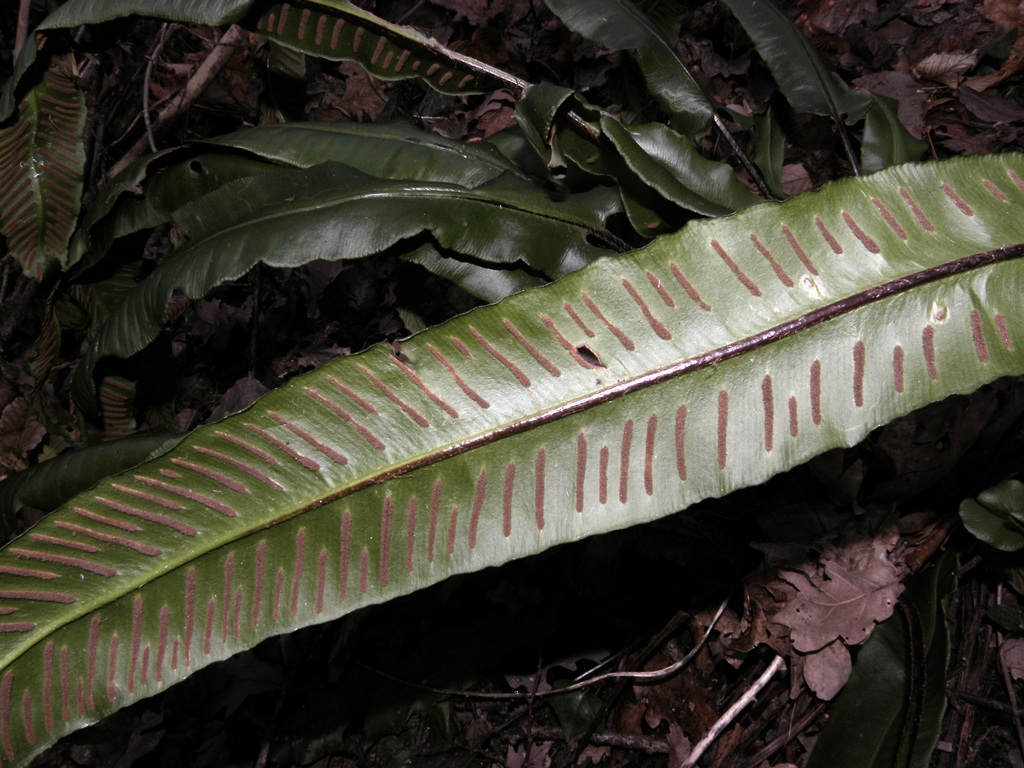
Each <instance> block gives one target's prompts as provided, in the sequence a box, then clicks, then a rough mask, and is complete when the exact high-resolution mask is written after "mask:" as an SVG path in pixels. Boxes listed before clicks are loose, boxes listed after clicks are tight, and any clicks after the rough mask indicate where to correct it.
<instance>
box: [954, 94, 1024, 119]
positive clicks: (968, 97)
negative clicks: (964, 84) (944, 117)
mask: <svg viewBox="0 0 1024 768" xmlns="http://www.w3.org/2000/svg"><path fill="white" fill-rule="evenodd" d="M960 101H961V103H963V105H964V106H965V107H967V108H968V109H969V110H971V112H972V113H973V114H974V116H975V117H976V118H978V119H979V120H980V121H981V122H983V123H992V124H994V125H998V124H1000V123H1019V122H1020V121H1022V120H1024V107H1022V106H1021V105H1020V103H1019V102H1016V101H1011V100H1010V99H1007V98H1004V97H1003V96H999V95H997V94H995V93H988V92H985V93H979V92H977V91H975V90H973V89H971V88H961V89H960Z"/></svg>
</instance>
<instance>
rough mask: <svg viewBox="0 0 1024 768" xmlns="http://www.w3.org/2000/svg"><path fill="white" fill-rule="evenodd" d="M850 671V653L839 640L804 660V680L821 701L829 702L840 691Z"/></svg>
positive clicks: (851, 665)
mask: <svg viewBox="0 0 1024 768" xmlns="http://www.w3.org/2000/svg"><path fill="white" fill-rule="evenodd" d="M852 670H853V662H852V661H851V659H850V652H849V650H847V648H846V646H845V645H843V643H842V641H840V640H836V641H835V642H832V643H829V644H828V645H826V646H825V647H824V648H822V649H821V650H820V651H817V652H815V653H811V654H808V655H807V656H806V657H805V658H804V665H803V673H804V680H805V681H806V682H807V687H808V688H810V689H811V690H812V691H813V692H814V695H815V696H817V697H818V698H819V699H821V700H822V701H831V700H832V699H833V697H835V695H836V694H837V693H839V691H841V690H842V688H843V686H844V685H846V681H847V680H849V679H850V672H851V671H852Z"/></svg>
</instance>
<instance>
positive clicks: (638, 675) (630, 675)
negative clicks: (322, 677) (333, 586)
mask: <svg viewBox="0 0 1024 768" xmlns="http://www.w3.org/2000/svg"><path fill="white" fill-rule="evenodd" d="M725 606H726V601H723V602H722V604H721V605H720V606H719V607H718V612H717V613H716V614H715V617H714V618H713V619H712V620H711V623H710V624H709V625H708V628H707V629H706V630H704V634H703V635H702V636H701V639H700V642H698V643H697V645H695V646H694V647H693V648H692V649H691V650H690V652H689V653H687V654H686V655H685V656H684V657H683V658H681V659H680V660H679V661H677V662H674V663H672V664H669V665H668V666H667V667H662V668H661V669H653V670H649V671H646V672H605V673H604V674H602V675H597V676H596V677H588V678H586V679H584V680H580V681H578V682H575V683H573V684H572V685H567V686H565V687H564V688H556V689H553V690H550V691H537V692H536V693H534V692H530V691H516V692H513V693H480V692H473V691H459V690H455V689H452V688H432V687H431V686H429V685H420V684H419V683H413V682H410V681H408V680H403V679H402V678H400V677H396V676H395V675H392V674H389V673H387V672H384V671H383V670H380V669H376V668H375V667H371V666H369V665H368V664H361V665H360V666H362V667H364V668H365V669H368V670H370V671H371V672H373V673H375V674H377V675H380V676H381V677H383V678H386V679H388V680H391V681H393V682H396V683H400V684H401V685H404V686H407V687H409V688H415V689H417V690H421V691H427V692H429V693H436V694H438V695H441V696H457V697H460V698H465V699H523V698H530V697H534V698H543V697H545V696H560V695H561V694H563V693H569V692H570V691H578V690H581V689H583V688H589V687H590V686H592V685H596V684H597V683H601V682H604V681H605V680H615V679H622V678H626V679H630V680H661V679H664V678H666V677H669V676H670V675H673V674H675V673H676V672H678V671H679V670H680V669H682V668H683V667H684V666H686V665H687V664H689V663H690V661H691V660H692V659H693V657H694V656H696V655H697V653H698V652H699V651H700V649H701V648H703V647H704V644H705V643H706V642H707V640H708V637H709V636H710V635H711V631H712V630H713V629H714V628H715V624H716V623H718V619H719V618H721V616H722V613H724V611H725Z"/></svg>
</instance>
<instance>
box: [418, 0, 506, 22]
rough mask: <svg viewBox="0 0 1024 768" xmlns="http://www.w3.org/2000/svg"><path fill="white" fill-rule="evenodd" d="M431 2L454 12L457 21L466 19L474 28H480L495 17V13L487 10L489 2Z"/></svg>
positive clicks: (465, 0) (462, 0)
mask: <svg viewBox="0 0 1024 768" xmlns="http://www.w3.org/2000/svg"><path fill="white" fill-rule="evenodd" d="M430 2H431V3H432V4H433V5H436V6H438V7H440V8H444V9H445V10H448V11H454V13H455V21H462V20H463V19H465V20H466V21H468V22H469V23H470V24H471V25H472V26H474V27H479V26H480V25H482V24H483V23H484V22H485V21H487V20H489V19H490V18H491V16H493V15H494V12H493V11H490V10H488V8H487V6H488V5H489V3H488V2H487V0H430Z"/></svg>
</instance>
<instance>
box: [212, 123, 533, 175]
mask: <svg viewBox="0 0 1024 768" xmlns="http://www.w3.org/2000/svg"><path fill="white" fill-rule="evenodd" d="M197 145H198V146H200V147H224V148H227V147H230V148H232V149H239V150H244V151H245V152H250V153H252V154H254V155H257V156H258V157H260V158H263V159H264V160H269V161H272V162H275V163H280V164H282V165H288V166H292V167H295V168H310V167H312V166H314V165H319V164H320V163H325V162H335V163H344V164H345V165H349V166H351V167H353V168H355V169H356V170H359V171H362V172H363V173H366V174H369V175H370V176H377V177H379V178H382V179H408V180H414V179H419V180H423V181H439V182H447V183H451V184H459V185H461V186H463V187H469V188H470V189H473V188H476V187H479V186H480V185H481V184H485V183H487V182H489V181H493V180H494V179H496V178H498V177H499V176H501V175H503V174H508V175H509V176H514V177H518V178H520V179H521V180H522V181H523V183H529V179H528V178H527V176H526V175H525V174H524V173H523V172H522V171H521V170H520V169H519V168H518V167H517V166H516V165H514V164H513V163H511V162H509V161H508V160H507V159H506V158H505V157H504V156H503V155H502V154H501V153H500V152H498V150H496V149H495V148H494V147H492V146H491V145H489V144H486V143H483V142H476V143H467V142H464V141H454V140H452V139H447V138H445V137H443V136H439V135H437V134H436V133H430V132H429V131H423V130H419V129H418V128H414V127H413V126H411V125H405V124H403V123H384V124H362V123H280V124H277V125H266V126H260V127H258V128H248V129H245V130H241V131H237V132H235V133H229V134H226V135H223V136H218V137H216V138H213V139H207V140H204V141H200V142H197Z"/></svg>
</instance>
